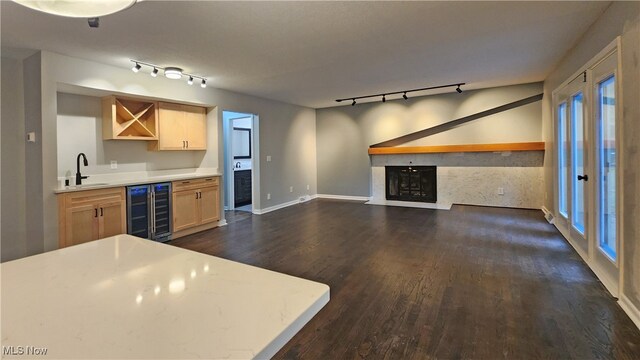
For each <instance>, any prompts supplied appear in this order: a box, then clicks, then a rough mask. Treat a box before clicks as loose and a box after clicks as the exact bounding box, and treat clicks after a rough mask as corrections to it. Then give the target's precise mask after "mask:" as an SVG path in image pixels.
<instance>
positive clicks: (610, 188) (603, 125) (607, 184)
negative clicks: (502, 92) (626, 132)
mask: <svg viewBox="0 0 640 360" xmlns="http://www.w3.org/2000/svg"><path fill="white" fill-rule="evenodd" d="M615 110H616V95H615V78H614V77H613V76H611V77H609V78H608V79H606V80H604V81H603V82H601V83H599V84H598V118H597V124H598V150H599V151H598V172H599V174H598V176H599V177H600V179H599V181H598V183H599V188H600V189H599V194H598V197H599V205H600V224H599V228H600V234H599V236H600V247H601V248H602V250H604V252H605V253H607V254H608V255H609V256H611V258H613V259H614V260H615V258H616V111H615Z"/></svg>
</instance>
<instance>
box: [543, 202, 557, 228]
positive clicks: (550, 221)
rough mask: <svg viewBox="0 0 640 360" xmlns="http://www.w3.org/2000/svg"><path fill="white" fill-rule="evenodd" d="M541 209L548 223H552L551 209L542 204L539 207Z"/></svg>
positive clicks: (553, 218)
mask: <svg viewBox="0 0 640 360" xmlns="http://www.w3.org/2000/svg"><path fill="white" fill-rule="evenodd" d="M541 210H542V212H543V213H544V218H545V219H547V222H548V223H549V224H553V221H554V220H555V217H554V216H553V213H552V212H551V211H549V209H547V207H546V206H543V207H542V208H541Z"/></svg>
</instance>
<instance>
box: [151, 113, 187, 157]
mask: <svg viewBox="0 0 640 360" xmlns="http://www.w3.org/2000/svg"><path fill="white" fill-rule="evenodd" d="M184 114H185V113H184V111H183V110H182V105H179V104H171V103H163V102H161V103H159V104H158V122H159V124H160V126H159V127H160V131H159V134H158V135H159V143H160V144H159V149H160V150H183V149H185V148H186V132H185V129H186V127H185V121H184V120H185V116H184Z"/></svg>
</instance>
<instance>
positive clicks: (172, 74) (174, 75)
mask: <svg viewBox="0 0 640 360" xmlns="http://www.w3.org/2000/svg"><path fill="white" fill-rule="evenodd" d="M131 62H132V63H134V65H133V67H132V68H131V70H132V71H133V72H136V73H137V72H139V71H140V69H141V68H142V65H144V66H148V67H149V68H151V69H152V70H151V72H150V75H151V76H153V77H157V76H158V72H160V70H162V71H164V76H165V77H167V78H168V79H182V77H183V76H188V80H187V84H189V85H193V81H194V79H199V80H201V81H202V82H201V83H200V86H201V87H203V88H205V87H207V79H206V78H203V77H202V76H198V75H193V74H188V73H185V72H183V71H182V69H181V68H179V67H175V66H167V67H162V66H158V65H155V64H151V63H147V62H143V61H139V60H131Z"/></svg>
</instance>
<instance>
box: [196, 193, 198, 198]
mask: <svg viewBox="0 0 640 360" xmlns="http://www.w3.org/2000/svg"><path fill="white" fill-rule="evenodd" d="M197 198H198V192H197V191H196V199H197Z"/></svg>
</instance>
